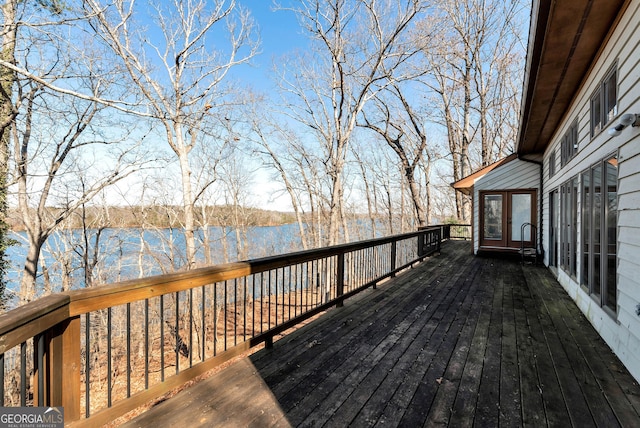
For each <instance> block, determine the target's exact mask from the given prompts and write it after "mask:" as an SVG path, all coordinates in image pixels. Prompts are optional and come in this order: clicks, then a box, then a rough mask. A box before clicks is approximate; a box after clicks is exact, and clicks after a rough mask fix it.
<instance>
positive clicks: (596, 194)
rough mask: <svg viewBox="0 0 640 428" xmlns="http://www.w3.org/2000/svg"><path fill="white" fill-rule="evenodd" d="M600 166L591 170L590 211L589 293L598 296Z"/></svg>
mask: <svg viewBox="0 0 640 428" xmlns="http://www.w3.org/2000/svg"><path fill="white" fill-rule="evenodd" d="M601 188H602V166H601V165H598V166H596V167H594V168H593V188H592V189H593V193H592V198H593V202H592V206H591V208H592V211H591V215H592V216H593V258H592V259H591V266H592V269H591V272H592V275H591V293H593V294H595V295H597V296H599V295H600V252H601V251H602V249H601V248H600V247H601V245H600V231H601V230H602V228H601V226H600V220H601V218H602V215H601V210H602V204H601V200H602V189H601Z"/></svg>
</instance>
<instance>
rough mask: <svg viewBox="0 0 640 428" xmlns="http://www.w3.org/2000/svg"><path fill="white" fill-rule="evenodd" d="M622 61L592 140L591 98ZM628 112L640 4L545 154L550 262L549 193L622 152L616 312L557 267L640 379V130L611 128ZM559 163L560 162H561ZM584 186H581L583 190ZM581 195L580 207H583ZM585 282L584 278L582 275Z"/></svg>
mask: <svg viewBox="0 0 640 428" xmlns="http://www.w3.org/2000/svg"><path fill="white" fill-rule="evenodd" d="M615 63H617V73H618V78H617V84H618V103H617V109H618V114H617V117H616V118H615V119H614V121H613V122H611V123H609V124H607V125H606V126H605V128H604V130H603V131H602V132H601V133H599V134H597V135H596V136H594V138H593V139H592V138H591V136H590V98H591V96H592V95H593V93H594V91H595V90H596V89H597V87H598V86H599V85H600V83H601V82H602V79H603V78H604V76H605V75H606V73H607V72H608V71H609V70H610V67H611V66H612V65H613V64H615ZM625 113H636V114H640V0H634V1H632V2H631V4H630V5H629V8H628V9H627V11H626V13H625V16H623V17H622V19H621V21H620V22H619V25H618V27H617V28H616V29H615V31H614V32H613V33H612V34H611V37H610V39H609V41H608V43H607V45H606V46H605V47H604V49H603V50H602V52H601V55H600V56H599V58H598V59H597V61H596V62H595V64H594V65H593V67H592V69H591V74H590V75H589V76H588V79H587V80H586V81H585V82H584V83H583V85H582V87H581V89H580V92H579V93H578V94H577V96H576V97H575V100H574V102H573V104H572V106H571V107H570V109H568V111H567V112H566V115H565V117H564V119H563V121H562V123H561V124H560V126H559V127H558V129H557V132H556V133H555V134H554V137H553V140H552V142H551V144H550V146H549V148H548V149H547V151H546V152H545V154H544V175H543V177H544V186H543V192H544V198H543V207H542V211H543V245H544V248H545V263H546V264H548V261H549V259H548V252H549V248H548V244H549V242H548V241H549V224H550V219H549V192H551V191H552V190H554V189H557V188H558V186H560V184H562V183H564V182H565V181H567V180H569V179H570V178H572V177H575V176H578V177H579V179H580V178H581V177H580V174H581V173H582V172H583V171H585V170H587V169H588V168H589V167H591V166H592V165H594V164H595V163H597V162H599V161H601V160H602V159H604V158H605V157H606V156H608V155H610V154H612V153H618V244H617V262H618V266H617V275H618V286H617V289H618V298H617V304H618V306H617V314H616V315H615V316H614V317H612V316H611V315H610V314H608V313H606V312H605V311H604V310H603V309H602V308H601V307H600V306H599V304H598V303H597V302H595V301H594V300H593V299H592V298H591V297H590V295H589V294H588V292H586V291H585V289H584V288H582V287H581V286H580V285H579V284H578V283H576V280H575V279H572V278H570V277H569V276H568V275H567V274H566V273H565V272H563V271H562V270H561V269H558V273H557V275H558V279H559V281H560V283H561V284H562V285H563V287H564V288H565V289H566V290H567V292H568V293H569V295H570V296H571V297H572V298H573V299H574V300H575V301H576V304H577V305H578V306H579V307H580V309H581V310H582V311H583V312H584V313H585V315H586V316H587V317H588V318H589V320H590V321H591V323H592V324H593V325H594V327H595V328H596V329H597V330H598V332H599V333H600V335H601V336H602V337H603V339H604V340H605V341H606V342H607V344H608V345H609V346H610V347H611V348H612V349H613V351H614V352H615V353H616V354H617V355H618V357H619V358H620V359H621V360H622V362H623V363H624V364H625V365H626V366H627V368H628V369H629V371H630V372H631V373H632V374H633V376H635V378H636V379H638V380H640V316H639V315H638V313H637V311H639V310H640V306H638V305H640V275H639V274H640V127H631V126H630V127H627V128H626V129H624V130H623V131H622V133H621V135H619V136H616V137H611V136H609V134H608V132H607V130H608V129H609V128H611V127H612V126H613V125H614V124H616V123H617V122H618V120H619V118H620V116H622V115H623V114H625ZM576 118H577V119H578V141H579V146H578V152H577V154H576V156H575V157H574V158H573V159H571V161H570V162H569V163H568V164H567V165H566V166H565V167H563V168H558V167H557V168H556V175H555V176H554V177H552V178H549V175H548V174H549V171H548V168H549V156H550V154H551V153H552V152H553V151H557V150H558V144H559V143H560V140H561V139H562V136H563V135H564V133H565V132H566V130H567V129H568V127H569V126H570V125H571V123H572V122H573V121H574V120H575V119H576ZM556 164H557V165H558V163H556ZM581 185H582V183H579V186H581ZM581 196H582V192H581V190H580V191H579V192H578V206H579V207H581V204H582V197H581ZM580 218H581V215H580V212H579V215H578V231H579V232H578V249H579V250H578V272H581V269H582V266H581V262H582V257H581V256H580V255H581V254H582V236H581V230H582V225H581V224H580ZM578 278H580V274H578Z"/></svg>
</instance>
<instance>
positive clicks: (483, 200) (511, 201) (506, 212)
mask: <svg viewBox="0 0 640 428" xmlns="http://www.w3.org/2000/svg"><path fill="white" fill-rule="evenodd" d="M525 223H531V224H534V225H535V224H536V191H535V190H501V191H484V192H480V245H481V246H483V247H498V248H499V247H503V248H520V246H521V245H522V243H523V241H524V245H525V246H527V247H531V246H533V244H534V243H535V239H536V237H535V236H534V234H533V232H532V230H531V227H526V228H524V230H523V229H522V225H523V224H525Z"/></svg>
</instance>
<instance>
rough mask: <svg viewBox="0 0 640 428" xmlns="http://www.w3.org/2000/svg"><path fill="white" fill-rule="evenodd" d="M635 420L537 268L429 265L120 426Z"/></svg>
mask: <svg viewBox="0 0 640 428" xmlns="http://www.w3.org/2000/svg"><path fill="white" fill-rule="evenodd" d="M185 422H187V424H188V425H189V426H225V427H226V426H230V427H231V426H233V427H240V426H255V427H262V426H276V427H286V426H301V427H317V426H327V427H343V426H372V425H385V426H387V425H388V426H404V427H417V426H429V427H431V426H438V425H441V426H446V425H450V426H455V427H458V426H472V425H473V426H479V427H494V426H525V425H528V426H536V427H538V426H544V425H548V426H563V427H564V426H575V427H589V426H606V427H614V426H624V427H627V426H629V427H632V426H640V387H639V386H638V384H637V382H635V381H634V379H633V378H632V377H631V376H630V375H629V374H628V372H627V371H626V369H625V368H624V367H623V366H622V364H621V363H620V361H619V360H618V359H617V358H616V357H615V356H614V355H613V354H612V352H611V351H610V350H609V348H608V347H607V346H606V344H605V343H604V342H603V340H602V339H601V338H600V337H599V336H598V335H597V333H596V332H595V331H594V330H593V328H592V327H591V325H590V324H589V322H588V321H587V320H586V319H585V317H584V316H583V315H582V314H581V313H580V311H579V310H578V308H577V307H576V306H575V304H574V303H573V301H572V300H571V299H570V298H569V297H568V296H567V294H566V293H565V292H564V290H563V289H562V287H561V286H560V285H559V284H558V283H557V282H556V281H555V279H554V278H553V277H552V275H551V274H550V272H549V271H548V270H546V269H545V268H543V267H535V266H521V265H520V264H519V263H518V262H517V261H514V260H504V259H497V258H486V257H473V256H472V255H470V254H469V244H468V243H464V242H449V243H447V244H445V246H444V247H443V251H442V255H440V256H437V257H434V258H432V259H430V260H428V261H427V262H426V263H423V264H421V265H420V266H419V267H417V268H416V269H413V270H410V271H408V272H406V273H404V274H403V275H401V276H399V277H398V278H396V279H394V280H392V281H391V282H389V283H387V284H385V285H383V286H380V287H379V288H378V289H376V290H371V291H367V292H366V295H364V296H361V297H359V298H357V299H354V300H353V301H347V302H346V304H345V306H344V307H343V308H339V309H333V310H331V311H329V312H328V313H327V314H326V315H324V316H322V317H321V318H319V319H318V320H316V321H314V322H312V323H310V324H308V325H306V326H305V327H302V328H301V329H299V330H297V331H296V332H294V333H293V334H291V335H289V336H286V337H285V338H283V339H281V340H279V341H277V342H276V343H275V344H274V347H273V349H271V350H261V351H259V352H257V353H255V354H253V355H252V356H250V357H248V358H244V359H242V360H240V361H239V362H237V363H235V364H233V365H232V366H230V367H228V368H226V369H225V370H223V371H222V372H220V373H218V374H216V375H214V376H213V377H211V378H210V379H207V380H205V381H202V382H201V383H199V384H197V385H195V386H193V387H191V388H189V389H187V390H185V391H183V392H182V393H180V394H178V395H177V396H175V397H173V398H171V399H169V400H167V401H165V402H162V403H160V404H159V405H157V406H156V407H154V408H152V409H151V410H149V411H147V412H146V413H145V414H143V415H141V416H139V417H138V418H137V419H135V420H133V421H131V422H130V423H129V424H128V425H129V426H140V427H149V426H153V427H163V426H167V427H168V426H174V425H178V424H184V423H185Z"/></svg>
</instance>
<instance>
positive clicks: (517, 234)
mask: <svg viewBox="0 0 640 428" xmlns="http://www.w3.org/2000/svg"><path fill="white" fill-rule="evenodd" d="M525 223H531V195H530V194H528V193H527V194H514V195H511V240H513V241H521V240H523V237H522V236H521V235H522V225H523V224H525ZM524 241H531V227H526V228H525V230H524Z"/></svg>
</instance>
